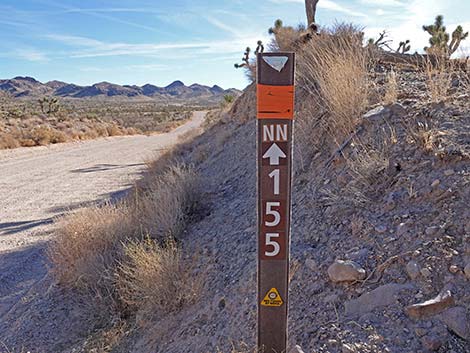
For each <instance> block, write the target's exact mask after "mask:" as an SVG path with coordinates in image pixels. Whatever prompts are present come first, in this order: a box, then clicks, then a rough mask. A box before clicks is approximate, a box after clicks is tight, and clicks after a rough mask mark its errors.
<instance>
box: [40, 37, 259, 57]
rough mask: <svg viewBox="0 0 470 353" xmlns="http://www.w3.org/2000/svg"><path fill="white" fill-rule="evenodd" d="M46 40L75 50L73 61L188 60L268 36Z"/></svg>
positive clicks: (238, 48)
mask: <svg viewBox="0 0 470 353" xmlns="http://www.w3.org/2000/svg"><path fill="white" fill-rule="evenodd" d="M46 38H48V39H50V40H53V41H56V42H60V43H63V44H66V45H68V46H71V47H76V49H75V50H74V51H72V52H71V53H70V54H69V56H70V57H72V58H92V57H106V56H145V57H161V56H162V55H163V54H168V53H169V52H171V55H173V56H175V57H178V56H179V55H178V54H181V53H183V54H187V55H188V57H189V58H191V57H193V58H197V56H198V55H201V54H207V55H212V54H220V53H226V54H230V53H242V51H243V49H244V48H246V46H247V44H252V45H254V44H255V43H256V42H257V40H258V39H260V40H263V41H264V42H267V40H268V38H267V37H260V38H258V37H254V36H252V37H248V36H247V37H240V38H235V39H232V40H223V41H222V40H220V41H209V42H191V43H158V44H154V43H119V42H112V43H106V42H102V41H99V40H96V39H93V38H87V37H79V36H69V35H57V34H49V35H47V36H46Z"/></svg>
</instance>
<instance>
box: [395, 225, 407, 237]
mask: <svg viewBox="0 0 470 353" xmlns="http://www.w3.org/2000/svg"><path fill="white" fill-rule="evenodd" d="M406 232H408V226H407V224H406V223H400V224H399V225H398V227H397V235H398V236H402V235H404V234H406Z"/></svg>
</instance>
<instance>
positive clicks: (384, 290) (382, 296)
mask: <svg viewBox="0 0 470 353" xmlns="http://www.w3.org/2000/svg"><path fill="white" fill-rule="evenodd" d="M410 288H412V286H410V285H402V284H397V283H389V284H385V285H383V286H380V287H377V288H375V289H374V290H372V291H370V292H368V293H364V294H363V295H361V296H360V297H359V298H357V299H353V300H349V301H347V302H346V303H345V304H344V309H345V312H346V315H355V314H359V315H362V314H365V313H367V312H370V311H372V310H374V309H375V308H379V307H384V306H388V305H392V304H395V303H396V302H397V298H396V297H397V295H398V293H399V292H400V291H402V290H404V289H410Z"/></svg>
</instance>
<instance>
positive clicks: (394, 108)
mask: <svg viewBox="0 0 470 353" xmlns="http://www.w3.org/2000/svg"><path fill="white" fill-rule="evenodd" d="M387 108H388V109H389V110H390V112H391V113H392V115H394V116H398V117H402V116H403V115H406V108H405V107H404V106H403V105H402V104H400V103H394V104H392V105H389V106H388V107H387Z"/></svg>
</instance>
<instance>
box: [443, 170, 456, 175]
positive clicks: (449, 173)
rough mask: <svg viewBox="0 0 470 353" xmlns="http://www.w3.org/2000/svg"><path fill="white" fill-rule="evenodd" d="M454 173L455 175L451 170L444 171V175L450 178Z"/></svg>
mask: <svg viewBox="0 0 470 353" xmlns="http://www.w3.org/2000/svg"><path fill="white" fill-rule="evenodd" d="M454 173H455V172H454V170H453V169H447V170H445V171H444V175H445V176H451V175H453V174H454Z"/></svg>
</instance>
